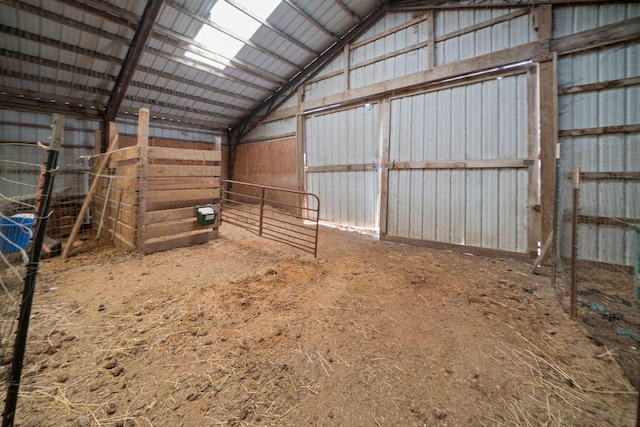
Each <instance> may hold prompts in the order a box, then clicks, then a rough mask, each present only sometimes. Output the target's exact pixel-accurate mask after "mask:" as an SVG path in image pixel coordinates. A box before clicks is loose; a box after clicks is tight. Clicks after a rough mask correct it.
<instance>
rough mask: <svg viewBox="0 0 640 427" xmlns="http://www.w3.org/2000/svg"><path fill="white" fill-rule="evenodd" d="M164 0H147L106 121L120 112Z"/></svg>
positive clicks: (110, 100)
mask: <svg viewBox="0 0 640 427" xmlns="http://www.w3.org/2000/svg"><path fill="white" fill-rule="evenodd" d="M163 1H164V0H149V1H148V2H147V6H146V7H145V9H144V12H143V13H142V18H141V19H140V23H139V24H138V29H137V30H136V33H135V34H134V36H133V40H132V41H131V45H130V46H129V50H128V51H127V56H126V57H125V58H124V63H123V64H122V68H120V74H118V78H117V79H116V83H115V85H114V86H113V91H112V92H111V97H110V98H109V102H107V111H106V112H105V121H107V122H110V121H113V120H114V119H115V118H116V116H117V114H118V109H119V108H120V105H121V104H122V100H123V99H124V95H125V93H126V91H127V86H129V82H131V79H132V78H133V73H134V72H135V70H136V67H137V65H138V61H139V60H140V55H141V54H142V51H143V50H144V47H145V45H146V44H147V39H148V38H149V35H150V34H151V31H152V29H153V26H154V25H155V22H156V18H157V17H158V14H159V13H160V8H161V7H162V2H163Z"/></svg>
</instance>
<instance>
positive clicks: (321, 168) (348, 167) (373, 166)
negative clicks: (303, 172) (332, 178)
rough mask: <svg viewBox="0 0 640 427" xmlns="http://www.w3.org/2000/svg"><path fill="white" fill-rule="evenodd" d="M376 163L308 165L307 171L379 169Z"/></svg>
mask: <svg viewBox="0 0 640 427" xmlns="http://www.w3.org/2000/svg"><path fill="white" fill-rule="evenodd" d="M377 169H378V165H377V164H375V163H360V164H353V165H323V166H307V172H350V171H370V170H377Z"/></svg>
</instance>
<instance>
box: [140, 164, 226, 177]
mask: <svg viewBox="0 0 640 427" xmlns="http://www.w3.org/2000/svg"><path fill="white" fill-rule="evenodd" d="M147 170H148V172H147V175H146V176H147V177H149V178H152V177H154V178H155V177H163V176H164V177H170V176H175V177H197V176H202V177H206V176H220V172H221V171H222V169H221V168H220V166H181V165H149V166H147ZM141 175H142V174H141Z"/></svg>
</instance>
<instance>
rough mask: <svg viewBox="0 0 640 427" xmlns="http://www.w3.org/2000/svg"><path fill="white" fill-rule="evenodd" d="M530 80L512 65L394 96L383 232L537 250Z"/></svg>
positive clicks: (512, 249)
mask: <svg viewBox="0 0 640 427" xmlns="http://www.w3.org/2000/svg"><path fill="white" fill-rule="evenodd" d="M527 86H528V85H527V75H526V74H517V75H511V76H504V77H502V78H498V79H492V80H487V81H482V82H479V83H473V84H468V85H461V86H457V87H454V88H448V89H442V90H437V91H433V92H429V93H424V94H418V95H414V96H407V97H402V98H399V99H394V100H392V101H391V107H390V108H391V113H390V115H391V116H390V134H389V157H388V159H389V162H388V163H387V165H386V167H387V169H388V176H387V182H388V190H387V193H388V198H387V211H386V216H387V222H386V238H389V239H390V240H394V238H395V239H396V240H405V239H406V240H421V241H432V242H440V243H446V244H457V245H465V246H471V247H477V248H487V249H492V250H500V251H508V252H519V253H528V252H531V251H535V248H536V245H537V241H536V242H530V241H529V240H530V239H529V237H530V236H529V235H528V234H529V231H528V228H529V222H528V221H529V219H530V218H529V216H530V208H528V206H532V204H535V200H536V199H537V196H538V194H537V193H538V190H537V175H536V178H535V181H534V182H531V179H532V178H534V177H533V175H531V174H532V173H533V172H532V171H534V167H537V162H534V161H533V160H531V158H532V157H534V158H535V157H537V153H531V152H530V151H532V148H531V144H530V137H529V134H530V131H529V123H528V120H527V118H528V115H529V113H528V110H529V108H528V101H527V100H528V96H527ZM532 192H533V193H536V194H531V193H532ZM532 201H534V203H532Z"/></svg>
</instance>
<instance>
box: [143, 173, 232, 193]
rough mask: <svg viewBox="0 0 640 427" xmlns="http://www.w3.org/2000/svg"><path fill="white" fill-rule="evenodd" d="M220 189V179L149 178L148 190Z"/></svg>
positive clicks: (210, 177)
mask: <svg viewBox="0 0 640 427" xmlns="http://www.w3.org/2000/svg"><path fill="white" fill-rule="evenodd" d="M219 187H220V178H219V177H213V176H205V177H196V178H191V177H186V178H185V177H178V178H175V177H174V178H157V177H156V178H149V180H148V183H147V188H148V189H149V190H150V191H153V190H180V189H197V188H198V189H203V190H204V189H206V190H209V189H216V188H219Z"/></svg>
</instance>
